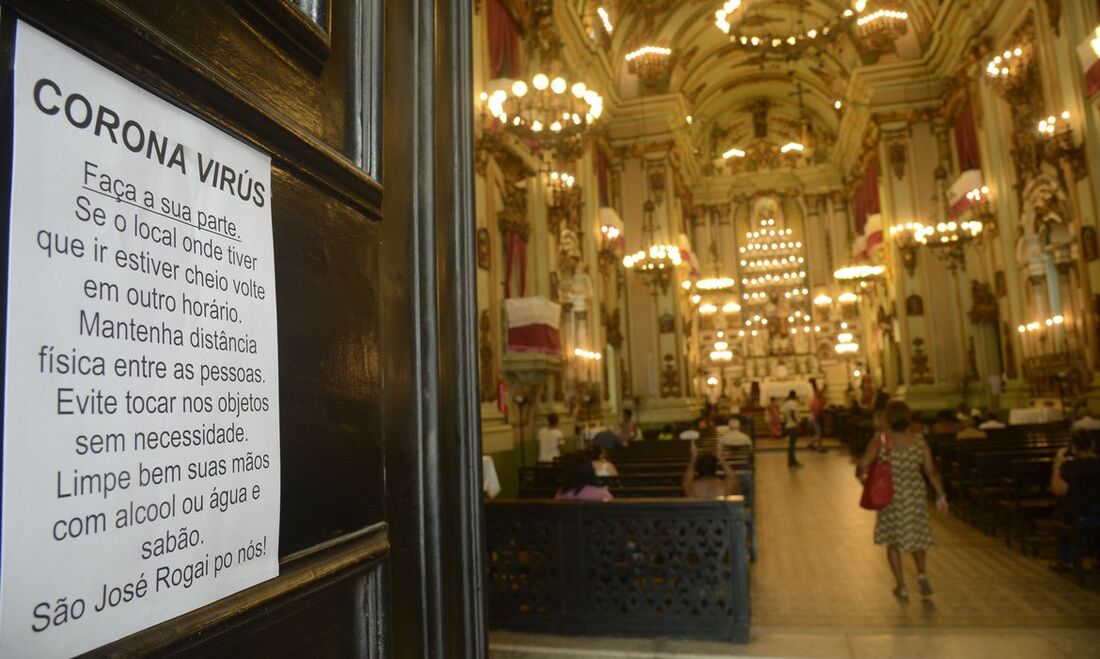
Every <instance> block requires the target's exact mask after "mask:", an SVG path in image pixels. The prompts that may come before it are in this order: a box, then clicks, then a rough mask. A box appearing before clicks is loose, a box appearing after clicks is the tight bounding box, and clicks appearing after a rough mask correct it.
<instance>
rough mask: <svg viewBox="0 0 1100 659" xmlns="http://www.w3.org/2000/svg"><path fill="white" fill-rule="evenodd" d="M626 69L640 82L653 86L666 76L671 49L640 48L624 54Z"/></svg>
mask: <svg viewBox="0 0 1100 659" xmlns="http://www.w3.org/2000/svg"><path fill="white" fill-rule="evenodd" d="M626 64H627V69H628V70H629V71H630V72H631V73H633V74H634V75H636V76H638V77H639V78H640V79H641V80H642V82H644V83H645V84H647V85H650V86H653V85H656V84H657V83H659V82H661V80H663V79H664V78H665V76H667V75H668V71H669V68H670V66H671V64H672V49H671V48H667V47H664V46H642V47H640V48H637V49H635V50H633V51H631V52H629V53H627V54H626Z"/></svg>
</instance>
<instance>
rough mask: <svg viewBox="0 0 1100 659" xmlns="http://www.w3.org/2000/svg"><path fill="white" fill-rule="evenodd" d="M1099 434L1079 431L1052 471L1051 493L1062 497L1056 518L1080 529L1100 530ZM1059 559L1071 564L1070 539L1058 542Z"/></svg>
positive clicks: (1060, 539) (1061, 539) (1059, 454)
mask: <svg viewBox="0 0 1100 659" xmlns="http://www.w3.org/2000/svg"><path fill="white" fill-rule="evenodd" d="M1098 446H1100V431H1096V430H1079V431H1077V432H1075V433H1074V434H1073V437H1072V438H1071V439H1070V445H1069V446H1068V447H1066V448H1063V449H1059V451H1058V453H1057V454H1056V455H1055V456H1054V464H1053V467H1052V469H1051V477H1050V490H1051V492H1053V493H1054V494H1055V495H1057V496H1059V497H1063V499H1062V505H1061V506H1060V507H1059V509H1058V511H1057V513H1056V517H1057V518H1058V519H1059V521H1062V522H1064V523H1066V524H1070V525H1072V526H1075V527H1076V528H1077V529H1078V530H1084V529H1093V528H1100V456H1098V455H1097V448H1098ZM1058 558H1059V560H1060V561H1061V562H1062V563H1063V564H1065V563H1069V562H1070V560H1071V557H1070V546H1069V542H1068V539H1066V538H1059V539H1058Z"/></svg>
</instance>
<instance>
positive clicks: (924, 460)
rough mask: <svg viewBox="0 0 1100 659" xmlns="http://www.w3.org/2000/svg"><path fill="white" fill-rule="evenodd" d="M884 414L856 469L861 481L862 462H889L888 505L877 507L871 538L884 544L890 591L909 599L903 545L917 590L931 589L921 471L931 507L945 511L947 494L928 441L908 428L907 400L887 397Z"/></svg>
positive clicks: (927, 593)
mask: <svg viewBox="0 0 1100 659" xmlns="http://www.w3.org/2000/svg"><path fill="white" fill-rule="evenodd" d="M883 417H884V418H883V420H884V421H885V423H886V427H887V430H886V432H884V433H881V434H880V435H878V436H877V437H875V438H874V439H873V440H872V441H871V442H870V443H869V444H868V445H867V450H866V452H864V454H863V458H862V459H861V460H860V461H859V467H858V469H857V470H856V475H857V476H858V477H859V479H860V480H861V481H865V480H866V478H867V468H868V467H870V466H871V465H872V464H874V462H875V461H876V460H881V461H884V462H889V463H890V470H891V476H892V477H893V481H894V499H893V501H892V502H891V503H890V505H888V506H886V507H885V508H883V509H882V510H879V511H878V516H877V518H876V520H875V544H876V545H885V546H886V556H887V559H888V560H889V561H890V569H891V570H892V571H893V573H894V580H895V581H896V582H897V585H896V586H895V588H894V596H895V597H897V598H898V599H899V600H901V601H903V602H904V601H907V600H908V599H909V591H908V590H907V589H906V587H905V575H904V573H903V572H902V567H901V552H903V551H907V552H910V553H911V554H913V560H914V562H915V563H916V565H917V583H918V584H919V585H920V592H921V595H922V596H924V597H930V596H931V595H932V584H931V582H929V580H928V574H927V572H926V571H925V559H926V557H927V554H926V552H927V551H928V549H930V548H931V547H932V545H933V540H932V525H931V522H930V521H929V519H928V501H927V491H926V489H925V485H924V478H923V477H922V475H921V472H922V471H923V474H924V476H927V477H928V480H929V481H930V482H931V483H932V487H934V488H935V490H936V508H937V509H938V510H939V511H940V512H941V513H943V514H945V515H946V514H947V495H946V494H944V491H943V482H942V481H941V480H940V475H939V472H938V471H936V465H935V463H934V462H933V461H932V452H931V451H930V450H929V448H928V445H927V444H925V443H924V439H923V438H922V437H921V436H920V435H919V434H916V433H911V432H909V427H910V426H911V425H912V418H913V413H912V411H911V410H910V409H909V406H908V405H906V404H905V403H903V402H901V401H897V400H895V401H890V403H889V404H887V405H886V409H885V413H884V414H883Z"/></svg>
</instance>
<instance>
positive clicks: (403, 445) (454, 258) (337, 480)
mask: <svg viewBox="0 0 1100 659" xmlns="http://www.w3.org/2000/svg"><path fill="white" fill-rule="evenodd" d="M0 7H2V9H0V24H2V28H3V33H2V37H3V39H2V42H0V46H2V47H3V48H4V52H5V56H6V58H7V61H8V65H9V72H10V65H11V61H12V52H13V46H12V44H13V35H14V31H15V24H16V21H17V20H24V21H26V22H28V23H30V24H32V25H34V26H36V27H38V28H39V29H41V30H42V31H44V32H46V33H47V34H49V35H51V36H53V37H54V38H56V39H58V40H60V41H62V42H63V43H66V44H68V45H69V46H71V47H73V48H75V49H77V50H78V51H80V52H82V53H84V54H85V55H87V56H88V57H90V58H91V59H93V60H95V61H96V62H99V63H100V64H103V65H105V66H107V67H108V68H110V69H113V70H114V71H116V72H117V73H119V74H121V75H122V76H124V77H126V78H128V79H130V80H131V81H133V82H135V83H137V84H138V85H140V86H141V87H143V88H145V89H147V90H149V91H151V92H153V93H155V94H158V95H160V96H162V97H163V98H165V99H166V100H168V101H170V102H172V103H174V104H176V105H178V106H179V107H182V108H184V109H186V110H188V111H189V112H191V113H193V114H195V115H197V116H199V117H200V118H202V119H204V120H206V121H208V122H210V123H212V124H214V125H216V126H219V127H220V128H222V129H223V130H225V131H226V132H228V133H230V134H231V135H233V136H235V137H237V138H238V139H240V140H243V141H245V142H247V143H249V144H251V145H253V146H254V147H256V148H257V149H259V150H261V151H263V152H265V153H267V154H270V156H271V158H272V176H271V178H272V196H271V199H272V216H273V217H272V219H273V227H274V243H275V263H276V272H275V275H276V283H277V291H278V335H279V357H280V365H279V370H280V399H281V407H280V419H281V437H282V439H281V443H282V445H281V451H282V471H281V483H282V485H281V487H282V498H281V501H282V503H281V515H280V542H279V549H280V575H279V577H277V578H276V579H273V580H270V581H268V582H265V583H262V584H260V585H258V586H255V587H253V588H250V589H248V590H246V591H243V592H241V593H238V594H236V595H234V596H231V597H229V598H227V599H225V600H221V601H219V602H216V603H214V604H211V605H209V606H207V607H204V608H202V609H200V610H197V611H194V612H192V613H189V614H187V615H184V616H181V617H180V618H177V619H174V620H170V621H168V622H165V623H163V624H161V625H158V626H156V627H154V628H151V629H148V630H145V631H143V632H140V633H137V634H135V635H133V636H131V637H128V638H125V639H122V640H120V641H118V642H116V643H114V644H112V645H110V646H107V647H104V648H101V649H100V650H98V651H96V653H100V654H118V655H131V654H148V653H157V654H165V655H177V654H178V655H182V654H186V655H187V656H310V657H316V656H332V657H337V656H340V657H342V656H366V657H380V656H398V657H415V656H456V657H477V656H483V655H484V653H485V649H484V622H483V614H482V598H481V561H482V559H481V516H480V450H479V445H478V439H477V435H476V428H477V406H476V394H475V392H476V382H475V381H474V379H475V378H476V363H475V362H474V360H473V345H474V340H473V337H474V331H475V325H474V322H475V321H474V308H475V305H474V301H473V295H474V286H473V285H472V279H471V276H472V273H471V269H470V268H471V265H472V264H473V263H474V258H473V231H472V228H471V227H472V200H471V196H470V181H471V175H470V171H469V170H470V163H471V162H472V159H471V157H470V140H471V137H470V127H469V125H470V121H469V102H468V100H469V98H468V97H469V93H468V89H469V85H470V74H469V70H470V65H469V38H470V28H469V26H470V15H469V12H470V7H469V3H467V2H462V1H461V0H234V1H226V2H221V1H217V0H81V1H79V2H65V1H63V0H2V1H0ZM10 105H11V89H10V76H8V77H6V83H5V110H4V112H5V115H6V117H7V120H6V123H5V125H6V127H7V130H5V140H6V145H5V156H4V157H5V165H6V169H8V170H10V162H11V147H10V131H11V128H10V127H11V124H10ZM4 190H5V194H6V193H7V190H8V186H7V185H5V186H4ZM2 206H3V209H4V210H3V212H4V214H5V222H6V221H7V219H8V218H7V217H6V214H7V207H8V204H7V203H6V202H4V203H3V204H2ZM5 233H6V231H5ZM5 254H6V250H5ZM5 258H6V257H5ZM4 270H5V271H6V267H5V268H4Z"/></svg>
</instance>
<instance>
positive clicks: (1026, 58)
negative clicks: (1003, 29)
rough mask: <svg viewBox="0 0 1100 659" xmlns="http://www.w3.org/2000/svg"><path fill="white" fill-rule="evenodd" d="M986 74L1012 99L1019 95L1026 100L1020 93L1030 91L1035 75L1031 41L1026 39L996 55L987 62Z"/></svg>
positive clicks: (1020, 98)
mask: <svg viewBox="0 0 1100 659" xmlns="http://www.w3.org/2000/svg"><path fill="white" fill-rule="evenodd" d="M985 75H986V78H988V79H989V80H990V81H991V82H992V83H993V84H995V85H997V86H998V87H1000V89H1001V91H1002V92H1003V93H1004V94H1005V95H1006V98H1008V99H1010V101H1011V100H1013V99H1017V98H1018V97H1019V98H1018V100H1021V101H1022V100H1025V99H1023V98H1022V97H1020V95H1021V94H1028V93H1030V90H1031V89H1032V86H1033V85H1032V82H1033V77H1034V75H1035V67H1034V66H1033V47H1032V45H1031V42H1030V41H1025V42H1024V43H1021V44H1019V45H1018V46H1014V47H1012V48H1008V49H1006V50H1005V51H1004V52H1002V53H1001V54H999V55H995V56H994V57H993V58H992V59H990V60H989V61H988V62H986V65H985Z"/></svg>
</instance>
